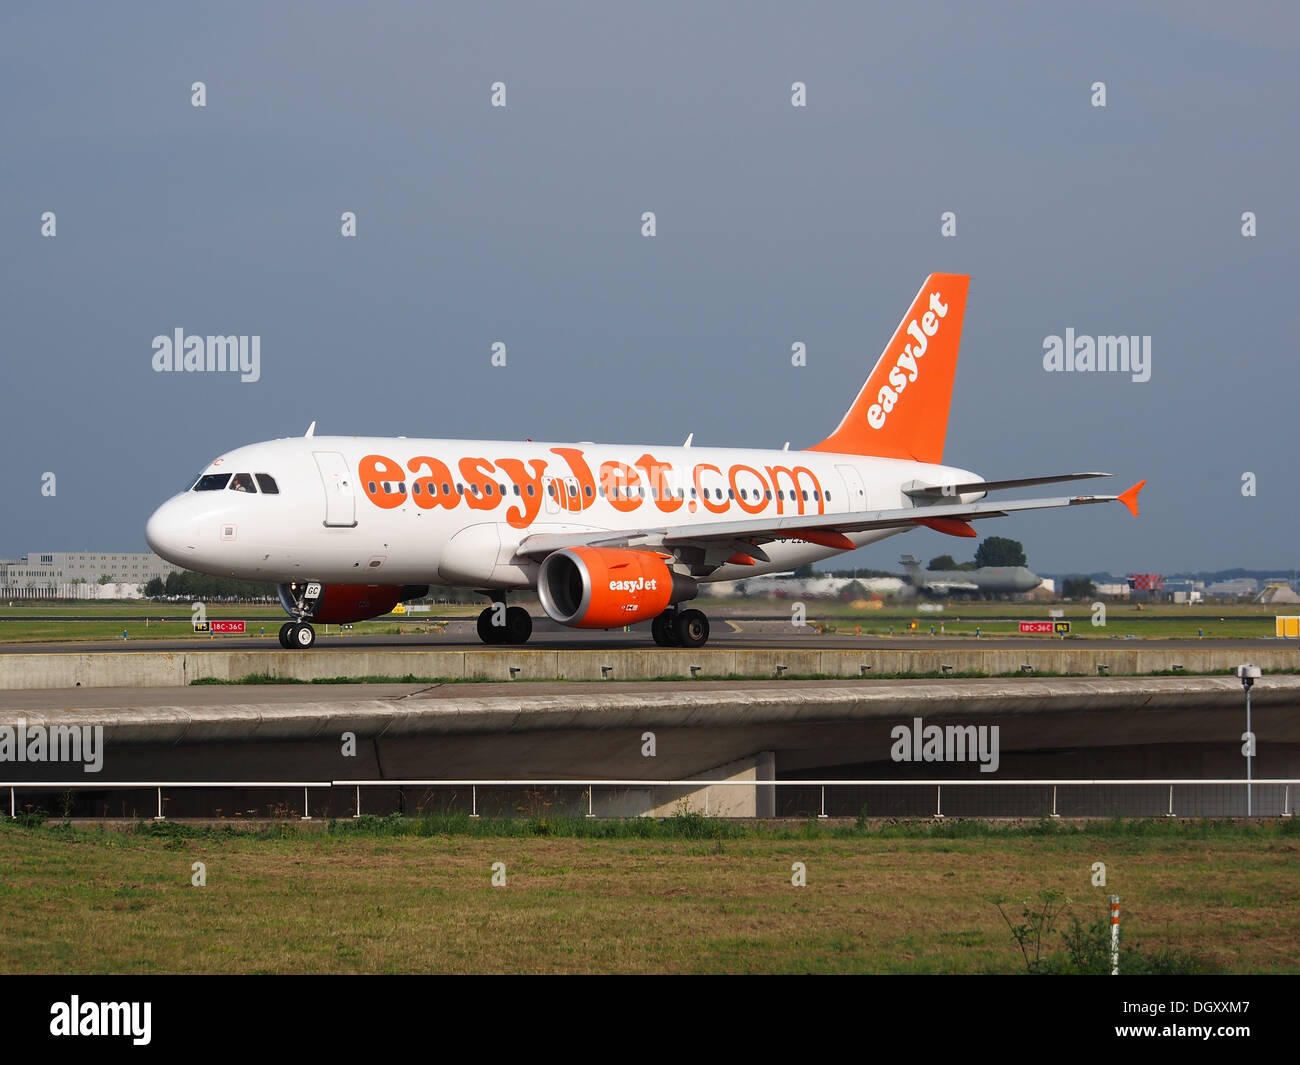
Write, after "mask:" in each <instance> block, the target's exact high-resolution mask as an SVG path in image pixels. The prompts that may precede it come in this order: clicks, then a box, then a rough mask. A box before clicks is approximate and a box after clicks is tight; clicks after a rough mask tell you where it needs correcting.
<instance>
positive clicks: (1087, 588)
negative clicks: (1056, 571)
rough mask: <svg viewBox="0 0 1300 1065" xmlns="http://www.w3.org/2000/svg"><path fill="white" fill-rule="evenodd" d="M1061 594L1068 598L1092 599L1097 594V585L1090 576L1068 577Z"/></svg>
mask: <svg viewBox="0 0 1300 1065" xmlns="http://www.w3.org/2000/svg"><path fill="white" fill-rule="evenodd" d="M1061 594H1062V595H1063V596H1065V598H1066V599H1091V598H1092V597H1093V596H1095V595H1096V594H1097V586H1096V585H1095V584H1093V583H1092V580H1091V578H1088V577H1066V578H1065V583H1064V584H1063V585H1062V586H1061Z"/></svg>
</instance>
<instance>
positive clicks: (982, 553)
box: [975, 536, 1026, 568]
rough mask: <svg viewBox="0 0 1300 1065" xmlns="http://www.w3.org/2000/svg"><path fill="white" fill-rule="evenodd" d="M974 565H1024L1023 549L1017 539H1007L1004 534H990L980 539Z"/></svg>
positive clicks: (981, 566)
mask: <svg viewBox="0 0 1300 1065" xmlns="http://www.w3.org/2000/svg"><path fill="white" fill-rule="evenodd" d="M975 565H976V566H977V567H980V568H983V567H984V566H1024V565H1026V561H1025V549H1024V547H1023V546H1021V543H1020V541H1019V540H1008V539H1007V538H1006V537H1005V536H990V537H988V538H986V539H985V540H983V541H981V543H980V546H979V549H978V550H977V551H976V552H975Z"/></svg>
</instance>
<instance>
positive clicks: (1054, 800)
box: [1052, 784, 1061, 820]
mask: <svg viewBox="0 0 1300 1065" xmlns="http://www.w3.org/2000/svg"><path fill="white" fill-rule="evenodd" d="M1052 816H1053V817H1055V818H1056V819H1057V820H1060V817H1061V815H1060V814H1058V813H1057V812H1056V785H1055V784H1053V785H1052Z"/></svg>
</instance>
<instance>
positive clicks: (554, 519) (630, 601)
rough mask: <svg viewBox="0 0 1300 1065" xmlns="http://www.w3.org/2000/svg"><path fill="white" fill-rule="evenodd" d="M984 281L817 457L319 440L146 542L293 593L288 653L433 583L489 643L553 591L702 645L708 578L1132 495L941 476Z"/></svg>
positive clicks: (211, 474) (218, 463)
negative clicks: (453, 592) (970, 315)
mask: <svg viewBox="0 0 1300 1065" xmlns="http://www.w3.org/2000/svg"><path fill="white" fill-rule="evenodd" d="M969 282H970V278H969V276H967V275H964V274H944V273H935V274H931V275H930V276H929V277H928V278H926V280H925V283H924V284H923V285H922V286H921V289H920V291H919V292H918V293H917V295H916V298H915V299H914V300H913V301H912V304H911V306H910V307H909V309H908V311H907V313H906V314H905V315H904V316H903V319H902V321H901V322H900V323H899V325H898V328H897V329H896V330H895V332H894V334H893V337H892V338H891V339H890V341H889V343H888V344H887V345H886V346H885V349H884V351H883V352H882V353H881V355H880V358H879V359H878V360H877V362H876V364H875V367H874V368H873V369H872V371H871V373H870V375H869V376H868V377H867V380H866V382H865V384H863V386H862V388H861V390H860V391H859V392H858V395H857V398H856V399H855V400H854V401H853V403H852V405H851V406H850V407H849V409H848V411H847V412H846V413H845V415H844V417H843V418H842V419H841V421H840V423H839V425H838V426H837V427H836V429H835V431H834V432H832V433H831V434H830V435H829V436H828V437H826V438H825V439H824V440H822V441H821V442H820V443H816V444H813V445H812V446H811V447H808V448H806V449H804V450H802V451H794V452H791V451H789V450H788V449H789V444H788V443H787V444H786V447H785V448H784V449H782V450H779V451H777V450H758V449H750V448H729V449H723V448H705V447H695V446H692V444H693V436H694V434H692V435H691V436H689V437H687V439H686V441H685V443H684V444H683V445H682V446H681V447H657V446H656V447H644V446H634V445H621V444H595V443H590V442H580V443H568V444H566V443H554V444H552V443H534V442H531V441H518V440H427V439H407V438H405V437H397V438H377V437H354V436H329V437H326V436H320V437H318V436H316V435H315V428H316V423H315V422H313V423H312V424H311V426H310V427H309V428H308V430H307V433H306V435H305V436H302V437H294V438H287V439H280V440H273V441H268V442H264V443H258V444H251V445H248V446H246V447H239V448H236V449H235V450H233V451H229V452H227V453H226V454H224V455H221V456H219V457H218V458H216V459H214V460H213V461H212V462H211V463H210V464H209V465H208V466H207V467H206V468H205V469H204V470H203V471H202V472H201V473H200V474H199V475H198V477H197V478H196V479H195V480H194V481H192V482H191V483H190V485H189V487H188V489H187V490H186V491H184V492H181V493H179V494H177V495H175V496H173V497H172V498H170V499H168V500H167V501H166V502H165V503H163V504H162V505H161V506H160V507H159V508H158V509H157V510H156V511H155V512H154V514H153V515H152V516H151V517H150V518H149V521H148V525H147V527H146V530H145V538H146V539H147V540H148V542H149V546H150V547H151V548H152V549H153V550H154V551H155V552H157V553H158V554H159V555H160V556H162V557H163V558H165V559H167V560H168V561H170V562H173V563H175V564H176V565H178V566H182V567H183V568H185V569H189V570H197V571H199V572H203V573H211V574H219V575H222V576H230V577H239V578H243V579H246V580H256V581H271V582H275V583H276V585H277V588H278V591H279V596H280V602H281V605H282V606H283V607H284V609H285V612H286V613H287V614H288V615H289V617H290V618H291V620H290V621H288V622H286V623H285V624H284V625H283V626H282V627H281V629H280V643H281V645H282V646H284V647H285V648H298V649H306V648H310V647H312V646H313V645H314V644H315V642H316V632H315V629H314V627H313V624H325V623H330V622H338V623H340V624H344V623H348V622H354V621H361V620H364V619H366V618H372V617H378V616H380V615H382V614H386V613H388V612H389V611H390V610H392V608H393V607H394V606H395V605H396V604H397V603H398V602H404V601H407V600H410V599H414V598H420V597H422V596H424V595H426V594H427V593H428V590H429V588H430V586H436V585H442V586H449V587H463V588H473V589H475V590H476V591H479V592H481V593H482V594H483V595H484V596H486V597H487V598H488V600H489V601H490V605H489V606H488V607H486V608H485V609H484V610H483V612H482V613H481V614H480V615H479V618H478V626H477V627H478V635H479V638H480V639H481V640H482V641H483V642H484V643H486V644H522V643H524V642H526V641H527V640H528V638H529V636H530V635H531V634H532V628H533V623H532V618H531V616H530V615H529V613H528V611H527V610H525V609H524V608H522V607H519V606H507V605H506V604H507V596H508V594H509V593H510V592H512V591H521V590H526V589H536V591H537V594H538V597H539V599H540V600H541V605H542V609H543V610H544V611H545V612H546V614H547V615H548V616H549V617H550V618H551V619H552V620H554V621H556V622H558V623H560V624H561V625H565V626H569V627H572V628H576V629H614V628H623V627H624V626H629V625H633V624H638V623H642V622H647V621H648V622H649V623H650V633H651V636H652V637H653V639H654V642H655V643H656V644H658V645H659V646H661V647H700V646H703V645H704V644H705V643H706V642H707V640H708V638H709V620H708V618H707V616H706V615H705V614H704V613H703V612H702V611H700V610H698V609H695V608H693V607H687V606H685V605H684V604H686V603H688V602H689V601H690V600H691V599H693V598H695V596H696V594H697V592H698V589H699V586H700V584H702V583H707V582H711V581H730V580H736V579H738V578H742V577H752V576H758V575H760V574H764V573H771V572H776V571H780V570H789V569H794V568H796V567H798V566H801V565H804V564H805V563H809V562H816V561H819V560H821V559H824V558H829V557H831V556H833V555H837V554H839V553H841V552H844V551H852V550H854V549H855V548H859V547H862V546H863V545H865V544H870V543H874V542H876V541H878V540H882V539H884V538H885V537H888V536H894V535H897V534H898V533H901V532H905V531H907V530H909V529H915V528H918V527H924V528H929V529H934V530H937V531H938V532H941V533H946V534H949V535H952V536H961V537H973V536H975V535H976V532H975V529H974V528H973V527H972V526H971V524H970V523H971V522H972V521H975V520H982V519H984V518H991V517H1004V516H1006V515H1009V514H1012V513H1015V512H1018V511H1022V510H1037V509H1041V508H1050V507H1067V506H1077V505H1081V504H1090V503H1106V502H1114V501H1118V502H1120V503H1123V504H1124V506H1126V507H1127V508H1128V509H1129V511H1130V512H1132V513H1133V515H1134V516H1136V515H1137V512H1138V507H1137V496H1138V493H1139V492H1140V491H1141V490H1142V488H1143V486H1144V485H1145V484H1146V482H1145V481H1140V482H1138V483H1137V484H1135V485H1133V487H1131V488H1129V489H1128V490H1127V491H1126V492H1124V493H1122V494H1120V495H1117V496H1110V495H1079V496H1059V497H1053V498H1038V499H1015V500H1007V501H1001V502H997V501H984V497H985V496H986V495H987V494H988V493H990V492H999V491H1002V490H1005V489H1013V488H1022V487H1028V486H1031V485H1040V484H1053V483H1060V482H1065V481H1074V480H1082V479H1085V478H1092V477H1107V476H1110V475H1109V474H1104V473H1069V474H1061V475H1059V476H1050V477H1021V478H1016V479H1011V480H1000V481H987V480H984V479H983V478H982V477H980V476H978V475H977V474H975V473H972V472H971V471H969V470H965V469H962V468H960V467H956V466H950V465H947V464H945V463H944V462H943V448H944V437H945V435H946V433H947V427H948V408H949V403H950V401H951V398H952V386H953V376H954V373H955V372H956V366H957V352H958V347H959V343H960V339H961V328H962V319H963V316H964V314H965V309H966V294H967V288H968V285H969Z"/></svg>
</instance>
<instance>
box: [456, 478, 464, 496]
mask: <svg viewBox="0 0 1300 1065" xmlns="http://www.w3.org/2000/svg"><path fill="white" fill-rule="evenodd" d="M456 494H457V495H458V496H463V495H464V494H465V486H464V485H463V484H461V482H460V481H457V482H456Z"/></svg>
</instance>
